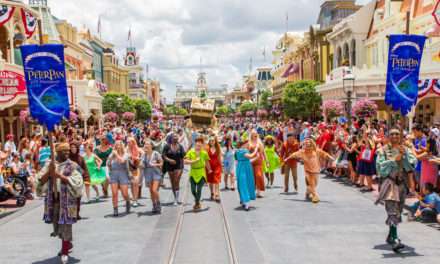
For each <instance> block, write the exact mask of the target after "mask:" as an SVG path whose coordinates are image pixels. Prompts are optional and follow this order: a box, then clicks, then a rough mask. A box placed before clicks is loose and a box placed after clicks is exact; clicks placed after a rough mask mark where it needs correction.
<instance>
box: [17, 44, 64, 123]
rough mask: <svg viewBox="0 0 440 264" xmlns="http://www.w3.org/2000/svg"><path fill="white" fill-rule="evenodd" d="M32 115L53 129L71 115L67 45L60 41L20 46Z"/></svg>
mask: <svg viewBox="0 0 440 264" xmlns="http://www.w3.org/2000/svg"><path fill="white" fill-rule="evenodd" d="M20 49H21V55H22V59H23V68H24V76H25V80H26V86H27V94H28V100H29V110H30V111H29V112H30V114H31V116H32V118H34V119H36V120H37V121H38V122H39V123H40V124H42V125H45V126H46V127H47V129H48V130H49V131H53V130H54V126H55V125H57V124H60V123H61V121H62V119H63V118H64V117H65V118H66V119H68V118H69V114H70V109H69V97H68V95H67V82H66V69H65V65H64V46H63V45H60V44H46V45H41V46H40V45H23V46H21V47H20Z"/></svg>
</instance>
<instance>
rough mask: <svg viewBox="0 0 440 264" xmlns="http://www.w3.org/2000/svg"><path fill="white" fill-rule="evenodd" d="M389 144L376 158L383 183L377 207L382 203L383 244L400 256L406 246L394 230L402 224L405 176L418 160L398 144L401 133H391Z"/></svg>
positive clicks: (408, 150) (406, 177)
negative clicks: (385, 227)
mask: <svg viewBox="0 0 440 264" xmlns="http://www.w3.org/2000/svg"><path fill="white" fill-rule="evenodd" d="M389 137H390V143H389V144H387V145H385V146H384V147H383V148H382V149H381V150H380V151H379V152H378V158H377V169H378V173H379V176H380V177H381V179H382V184H381V186H380V193H379V197H378V199H377V201H376V204H379V203H381V202H384V203H385V210H386V212H387V215H388V218H387V220H386V224H387V225H388V226H389V228H390V229H389V233H388V237H387V239H386V242H387V243H388V244H390V245H391V246H392V247H393V250H394V251H395V252H399V251H400V250H401V249H403V248H404V247H405V246H404V245H403V244H402V243H401V241H400V239H399V237H398V236H397V226H398V224H399V223H400V222H402V215H401V214H402V209H403V206H404V203H405V198H406V195H407V192H408V173H410V172H412V171H414V169H415V166H416V164H417V159H416V157H415V156H414V154H413V153H412V151H411V150H410V149H409V148H408V147H406V146H405V145H403V144H402V143H401V135H400V131H399V130H397V129H392V130H391V131H390V134H389Z"/></svg>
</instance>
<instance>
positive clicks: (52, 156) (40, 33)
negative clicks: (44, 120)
mask: <svg viewBox="0 0 440 264" xmlns="http://www.w3.org/2000/svg"><path fill="white" fill-rule="evenodd" d="M37 23H38V38H39V43H40V45H43V44H44V40H43V25H42V22H41V19H38V20H37ZM46 130H47V136H48V141H49V148H50V159H51V161H52V162H54V161H55V146H54V143H53V132H52V131H50V130H49V129H48V128H47V127H46Z"/></svg>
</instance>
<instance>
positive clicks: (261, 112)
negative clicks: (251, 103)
mask: <svg viewBox="0 0 440 264" xmlns="http://www.w3.org/2000/svg"><path fill="white" fill-rule="evenodd" d="M257 116H258V117H262V118H264V117H267V116H268V113H267V110H266V109H259V110H258V111H257Z"/></svg>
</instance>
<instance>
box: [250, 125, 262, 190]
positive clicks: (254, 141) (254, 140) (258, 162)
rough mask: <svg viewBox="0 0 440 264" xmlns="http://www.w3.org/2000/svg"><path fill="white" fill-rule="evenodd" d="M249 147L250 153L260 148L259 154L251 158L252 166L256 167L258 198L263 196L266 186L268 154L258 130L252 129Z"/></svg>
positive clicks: (255, 176)
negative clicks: (265, 175) (264, 173)
mask: <svg viewBox="0 0 440 264" xmlns="http://www.w3.org/2000/svg"><path fill="white" fill-rule="evenodd" d="M248 149H249V152H250V153H253V152H254V151H255V149H258V154H257V156H256V157H255V158H253V159H252V160H251V162H252V168H253V169H254V178H255V188H256V189H257V198H263V197H264V196H263V192H264V191H265V187H264V175H263V166H264V165H266V164H265V162H267V160H266V154H265V152H264V146H263V143H262V142H261V140H260V138H259V136H258V133H257V131H255V130H252V132H251V136H250V139H249V143H248Z"/></svg>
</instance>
